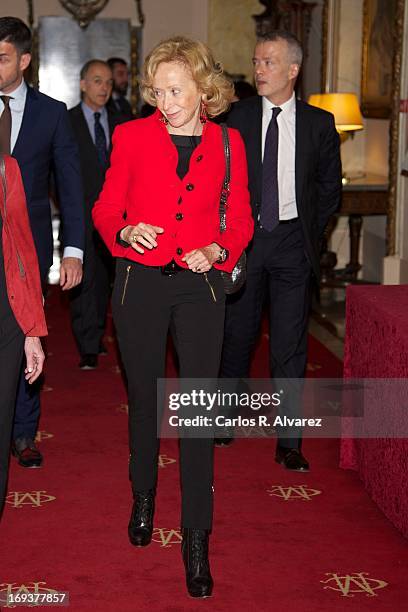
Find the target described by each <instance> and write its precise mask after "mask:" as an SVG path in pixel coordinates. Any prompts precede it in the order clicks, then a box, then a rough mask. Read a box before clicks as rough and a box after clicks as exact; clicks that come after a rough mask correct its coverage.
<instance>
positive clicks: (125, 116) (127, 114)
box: [106, 96, 135, 123]
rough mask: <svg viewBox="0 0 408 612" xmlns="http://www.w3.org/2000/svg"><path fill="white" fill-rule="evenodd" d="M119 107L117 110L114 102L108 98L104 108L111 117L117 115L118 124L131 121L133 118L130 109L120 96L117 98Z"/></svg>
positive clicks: (124, 99) (125, 100)
mask: <svg viewBox="0 0 408 612" xmlns="http://www.w3.org/2000/svg"><path fill="white" fill-rule="evenodd" d="M119 106H120V108H118V104H116V102H115V100H114V99H113V98H112V97H111V98H109V100H108V102H107V104H106V108H107V109H108V111H109V112H110V113H112V115H117V116H118V118H119V121H120V123H124V122H125V121H131V120H132V119H134V118H135V117H134V115H133V112H132V107H131V106H130V104H129V102H128V100H127V99H126V98H125V97H124V96H121V97H120V98H119Z"/></svg>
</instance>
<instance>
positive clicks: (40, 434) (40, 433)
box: [35, 431, 54, 442]
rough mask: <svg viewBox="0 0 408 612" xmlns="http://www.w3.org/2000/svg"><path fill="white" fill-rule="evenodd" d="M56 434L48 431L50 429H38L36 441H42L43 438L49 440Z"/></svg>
mask: <svg viewBox="0 0 408 612" xmlns="http://www.w3.org/2000/svg"><path fill="white" fill-rule="evenodd" d="M53 437H54V434H52V433H48V431H37V435H36V436H35V441H36V442H42V441H43V440H48V439H49V438H53Z"/></svg>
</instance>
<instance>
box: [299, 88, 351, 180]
mask: <svg viewBox="0 0 408 612" xmlns="http://www.w3.org/2000/svg"><path fill="white" fill-rule="evenodd" d="M308 102H309V104H311V105H312V106H317V107H318V108H322V109H323V110H326V111H329V112H330V113H332V114H333V115H334V121H335V123H336V129H337V131H338V133H339V135H340V142H342V143H343V142H345V141H346V140H347V138H349V137H351V138H353V136H354V132H357V131H359V130H362V129H363V118H362V116H361V111H360V106H359V104H358V99H357V96H356V94H354V93H320V94H312V95H311V96H310V97H309V100H308ZM348 182H349V180H348V179H347V177H345V176H343V184H344V183H348Z"/></svg>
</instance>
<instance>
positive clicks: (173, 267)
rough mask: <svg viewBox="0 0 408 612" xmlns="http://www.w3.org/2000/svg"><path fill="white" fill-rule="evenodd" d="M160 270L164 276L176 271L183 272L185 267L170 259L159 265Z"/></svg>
mask: <svg viewBox="0 0 408 612" xmlns="http://www.w3.org/2000/svg"><path fill="white" fill-rule="evenodd" d="M159 269H160V272H161V273H162V274H164V275H165V276H173V274H177V273H178V272H185V271H186V268H182V267H181V266H179V265H178V263H176V262H175V261H174V259H173V260H172V261H170V262H169V263H167V264H166V265H165V266H159Z"/></svg>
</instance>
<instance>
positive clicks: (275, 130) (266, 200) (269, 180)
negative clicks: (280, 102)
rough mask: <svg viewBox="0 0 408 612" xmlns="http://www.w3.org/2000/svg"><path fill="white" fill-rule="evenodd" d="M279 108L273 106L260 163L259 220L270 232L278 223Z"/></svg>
mask: <svg viewBox="0 0 408 612" xmlns="http://www.w3.org/2000/svg"><path fill="white" fill-rule="evenodd" d="M281 110H282V109H281V108H279V107H278V106H275V107H274V108H273V110H272V119H271V120H270V122H269V125H268V129H267V131H266V138H265V151H264V158H263V165H262V201H261V210H260V217H259V221H260V224H261V225H262V227H263V228H264V229H265V230H266V231H268V232H271V231H272V230H273V229H274V228H275V227H276V226H277V225H278V223H279V190H278V145H279V127H278V121H277V117H278V115H279V113H280V112H281Z"/></svg>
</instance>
